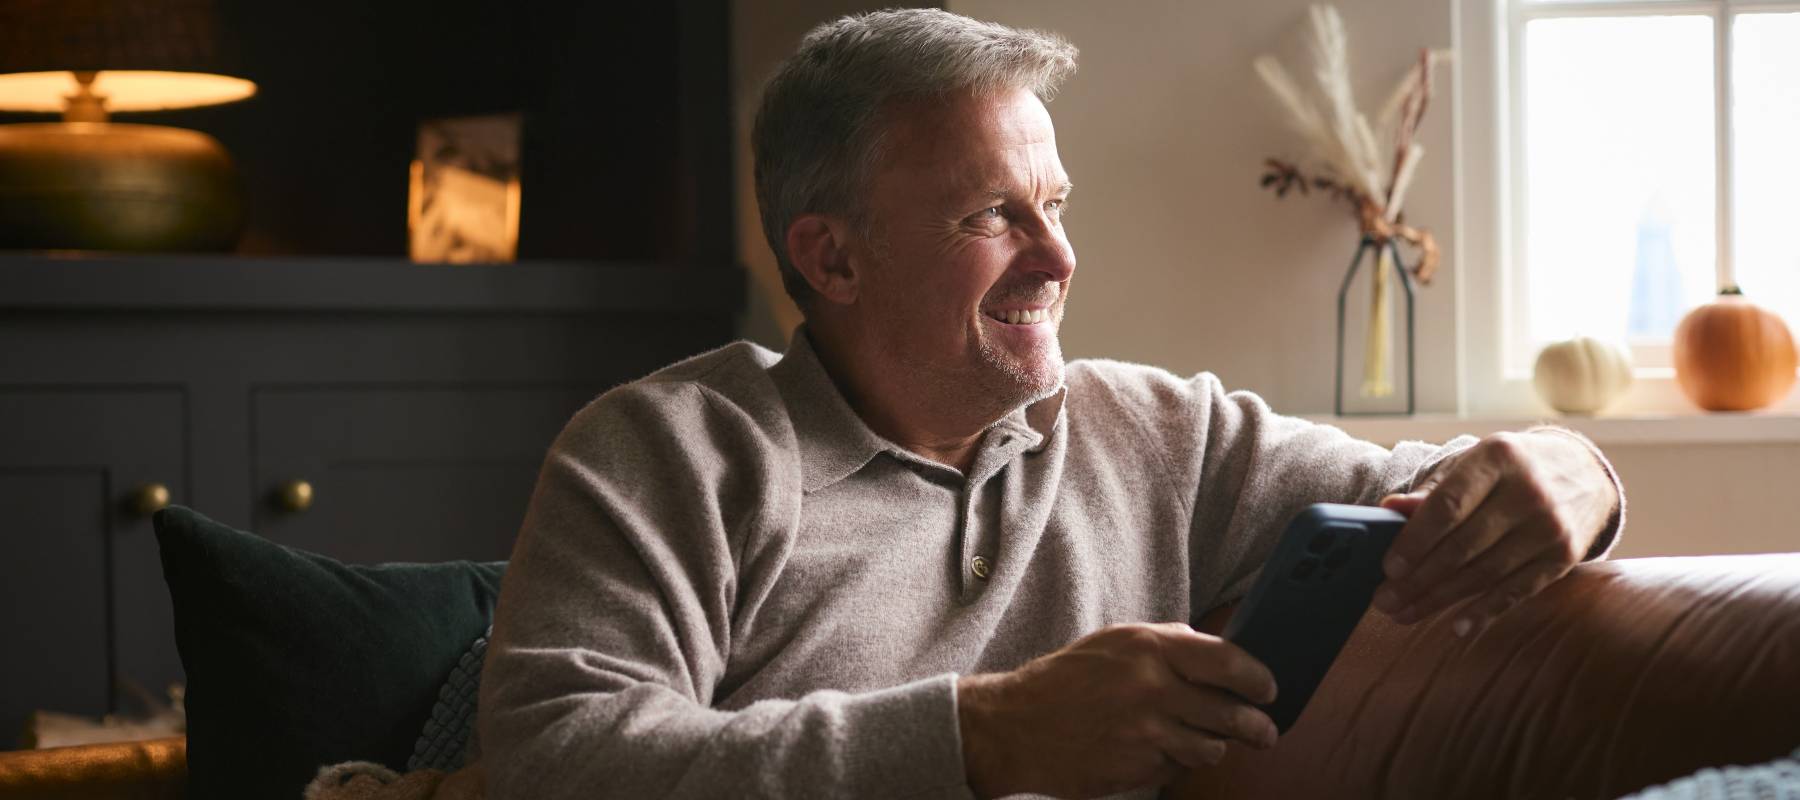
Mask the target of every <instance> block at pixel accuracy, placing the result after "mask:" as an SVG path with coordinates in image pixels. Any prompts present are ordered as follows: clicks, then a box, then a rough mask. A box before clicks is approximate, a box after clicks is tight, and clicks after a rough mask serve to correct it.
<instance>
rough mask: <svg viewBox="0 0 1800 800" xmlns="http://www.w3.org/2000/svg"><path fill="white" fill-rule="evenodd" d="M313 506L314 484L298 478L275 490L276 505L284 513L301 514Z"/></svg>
mask: <svg viewBox="0 0 1800 800" xmlns="http://www.w3.org/2000/svg"><path fill="white" fill-rule="evenodd" d="M312 504H313V487H312V484H310V483H307V482H306V481H304V480H300V479H298V478H296V479H294V480H291V481H288V482H286V483H283V484H281V486H279V487H277V488H276V489H275V505H277V506H279V507H280V508H281V510H282V511H291V512H293V513H296V514H298V513H300V512H302V511H305V510H307V509H309V508H312Z"/></svg>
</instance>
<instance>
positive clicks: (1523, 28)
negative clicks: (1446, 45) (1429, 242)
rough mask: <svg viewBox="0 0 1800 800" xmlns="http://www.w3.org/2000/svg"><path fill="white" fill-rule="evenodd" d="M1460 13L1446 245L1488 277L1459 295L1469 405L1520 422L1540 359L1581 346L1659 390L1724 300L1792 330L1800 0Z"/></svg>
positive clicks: (1526, 3) (1796, 292) (1797, 248)
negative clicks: (1625, 359) (1674, 351)
mask: <svg viewBox="0 0 1800 800" xmlns="http://www.w3.org/2000/svg"><path fill="white" fill-rule="evenodd" d="M1458 10H1459V14H1461V17H1462V18H1461V21H1460V22H1459V23H1458V32H1459V34H1458V35H1459V43H1458V48H1459V51H1461V53H1460V55H1461V57H1462V58H1463V74H1462V75H1461V77H1460V79H1459V87H1460V88H1461V89H1462V91H1463V93H1464V94H1465V97H1463V98H1462V104H1463V105H1464V106H1465V108H1464V110H1463V111H1461V112H1459V120H1458V124H1459V136H1458V138H1459V150H1460V151H1461V153H1462V156H1461V161H1462V163H1461V164H1460V165H1459V179H1458V182H1459V187H1460V188H1459V198H1460V200H1461V201H1462V203H1461V205H1462V206H1463V208H1462V209H1461V217H1462V220H1463V223H1464V224H1463V225H1462V226H1461V229H1460V230H1459V234H1461V235H1463V237H1464V238H1465V239H1466V240H1467V241H1466V242H1465V243H1464V244H1465V248H1464V254H1465V259H1464V260H1465V261H1467V262H1469V263H1470V269H1471V270H1472V271H1475V272H1478V273H1479V272H1481V271H1482V270H1487V271H1489V272H1492V273H1493V274H1492V275H1482V274H1477V275H1475V276H1474V277H1475V280H1474V281H1472V283H1471V284H1470V286H1469V287H1468V288H1467V290H1466V293H1465V298H1466V299H1465V303H1464V305H1465V309H1466V310H1467V311H1468V312H1470V313H1469V321H1468V322H1466V323H1465V325H1466V328H1465V330H1464V332H1463V337H1464V340H1465V342H1469V343H1474V344H1473V346H1468V347H1465V349H1464V357H1465V365H1466V367H1465V368H1466V369H1467V370H1468V372H1467V373H1466V374H1465V377H1466V381H1465V385H1466V386H1467V387H1468V392H1469V393H1470V395H1473V396H1469V397H1466V398H1465V403H1464V406H1465V409H1467V410H1474V411H1482V410H1513V411H1516V410H1519V409H1522V408H1524V407H1526V406H1528V405H1529V399H1528V398H1529V393H1528V390H1527V389H1523V388H1522V387H1520V386H1519V385H1518V384H1519V383H1520V382H1521V381H1528V379H1529V376H1530V372H1531V366H1532V362H1533V359H1534V358H1535V356H1536V354H1537V351H1538V350H1539V349H1540V348H1541V347H1542V346H1543V345H1544V344H1545V343H1548V342H1550V341H1554V340H1557V339H1562V338H1567V337H1570V336H1574V335H1578V334H1586V335H1591V336H1597V337H1600V338H1604V339H1611V340H1614V341H1618V342H1622V343H1628V344H1629V345H1630V347H1631V349H1632V351H1633V357H1634V361H1635V363H1636V364H1637V366H1638V367H1639V368H1640V383H1645V382H1646V381H1645V380H1644V379H1648V380H1649V382H1651V383H1654V382H1656V381H1657V380H1659V379H1660V380H1661V382H1662V383H1663V384H1668V383H1669V381H1668V378H1669V377H1670V375H1671V370H1670V369H1669V367H1670V364H1671V361H1670V355H1669V342H1670V339H1671V336H1672V334H1673V332H1674V329H1675V326H1676V323H1677V322H1678V321H1679V320H1680V319H1681V317H1682V315H1683V314H1685V313H1686V312H1687V311H1688V310H1689V309H1690V308H1692V307H1694V306H1696V305H1699V304H1701V303H1705V302H1707V301H1709V300H1710V299H1711V298H1712V297H1713V296H1714V295H1715V294H1716V293H1717V291H1718V289H1719V287H1720V286H1722V285H1725V284H1732V283H1735V284H1738V285H1741V286H1742V287H1743V288H1744V291H1745V293H1746V294H1747V295H1749V296H1750V298H1751V299H1752V300H1754V301H1756V302H1757V303H1760V304H1762V305H1764V306H1766V307H1769V308H1772V309H1774V310H1776V311H1778V312H1779V313H1781V314H1782V315H1783V316H1784V317H1785V318H1786V319H1787V320H1788V324H1789V327H1790V328H1791V329H1794V330H1796V331H1800V0H1464V1H1463V2H1461V3H1459V5H1458ZM1488 125H1491V126H1492V127H1491V130H1492V131H1493V132H1492V133H1488V132H1486V131H1487V130H1490V129H1484V126H1488ZM1490 179H1491V180H1490ZM1484 228H1485V229H1484ZM1490 292H1491V293H1490ZM1490 298H1491V299H1490ZM1484 304H1491V305H1494V306H1496V307H1495V308H1493V309H1491V310H1490V309H1485V308H1479V306H1482V305H1484ZM1484 339H1487V340H1490V341H1483V340H1484ZM1634 394H1636V395H1638V396H1639V397H1638V402H1635V403H1632V404H1630V405H1633V406H1635V407H1636V408H1635V410H1640V411H1642V410H1668V409H1673V408H1675V407H1678V406H1679V405H1680V400H1679V398H1678V396H1677V395H1676V394H1675V393H1674V391H1673V389H1672V387H1670V386H1666V385H1665V386H1662V387H1660V388H1658V387H1652V389H1651V390H1650V391H1649V392H1648V393H1646V392H1645V391H1637V392H1634ZM1651 395H1654V397H1651Z"/></svg>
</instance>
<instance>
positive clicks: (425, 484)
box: [254, 386, 597, 563]
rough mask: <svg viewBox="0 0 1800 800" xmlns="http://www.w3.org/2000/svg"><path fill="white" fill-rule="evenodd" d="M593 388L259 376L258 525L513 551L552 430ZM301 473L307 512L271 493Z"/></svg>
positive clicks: (378, 550) (341, 555)
mask: <svg viewBox="0 0 1800 800" xmlns="http://www.w3.org/2000/svg"><path fill="white" fill-rule="evenodd" d="M596 391H597V390H596V389H595V388H593V387H560V386H553V387H505V388H490V387H471V386H445V387H369V388H361V387H354V388H319V389H309V388H286V387H284V388H264V389H260V390H258V391H257V392H256V393H255V405H254V408H255V412H256V420H255V430H256V454H255V463H256V487H257V491H258V493H259V496H260V497H261V499H262V501H261V502H259V504H258V507H257V521H256V526H257V531H258V532H259V533H263V534H265V535H267V536H269V537H271V538H273V539H275V540H276V541H279V542H282V543H283V544H289V545H293V546H295V547H300V548H302V549H306V550H312V551H314V552H319V553H323V554H325V555H328V556H331V557H333V558H338V559H342V560H346V561H353V562H362V563H368V562H380V561H443V560H449V559H463V558H466V559H474V560H492V559H503V558H506V557H508V556H509V555H510V554H511V552H512V541H513V537H514V536H515V535H516V534H517V532H518V527H519V522H520V520H521V519H522V518H523V516H524V513H525V506H526V504H527V502H528V501H529V500H530V496H531V488H532V486H533V485H534V484H535V482H536V480H537V472H538V468H539V466H540V465H541V464H542V462H543V458H544V453H545V452H546V451H547V450H548V448H549V446H550V442H551V440H553V439H554V438H555V437H556V434H557V432H558V431H560V430H561V429H562V426H563V425H564V424H565V423H566V422H567V421H568V419H569V417H570V416H571V415H573V414H574V413H575V411H576V410H578V409H580V408H581V406H582V405H583V404H584V403H586V402H587V401H588V400H590V399H592V398H593V396H594V395H595V394H596ZM292 480H304V481H306V482H307V483H308V484H309V485H310V486H311V487H312V489H313V503H312V506H311V507H310V508H308V509H307V510H305V511H303V512H298V513H295V512H290V511H284V510H282V509H281V508H280V507H279V504H278V503H276V502H275V496H276V495H277V493H278V492H279V490H280V487H281V486H282V485H283V484H284V483H285V482H288V481H292Z"/></svg>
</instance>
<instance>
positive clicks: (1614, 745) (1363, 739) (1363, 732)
mask: <svg viewBox="0 0 1800 800" xmlns="http://www.w3.org/2000/svg"><path fill="white" fill-rule="evenodd" d="M1455 611H1456V609H1451V610H1450V612H1448V613H1445V614H1441V615H1439V616H1438V617H1436V618H1433V619H1429V620H1425V621H1423V622H1420V623H1418V624H1416V625H1414V626H1412V627H1402V626H1398V625H1395V624H1393V623H1392V622H1391V621H1389V620H1388V619H1387V618H1386V617H1385V616H1382V615H1380V614H1375V613H1371V614H1369V615H1368V616H1366V617H1364V619H1363V621H1362V623H1361V625H1360V626H1359V627H1358V628H1357V631H1356V633H1355V634H1354V635H1353V636H1352V637H1351V640H1350V643H1349V644H1348V645H1347V646H1346V647H1345V650H1344V653H1343V654H1342V655H1341V656H1340V657H1339V659H1338V662H1337V663H1336V664H1335V665H1333V667H1332V671H1331V673H1330V674H1329V675H1327V676H1326V679H1325V682H1324V683H1323V684H1321V685H1320V687H1319V691H1318V693H1317V694H1316V695H1315V696H1314V697H1313V700H1312V702H1311V703H1310V704H1309V705H1308V707H1307V710H1306V713H1305V714H1304V715H1303V716H1302V717H1301V718H1300V720H1299V722H1298V723H1296V725H1295V726H1294V728H1293V729H1292V730H1290V731H1289V732H1288V733H1287V734H1286V735H1285V736H1283V737H1282V739H1281V741H1280V743H1279V744H1277V745H1276V747H1275V748H1273V749H1271V750H1268V751H1260V752H1259V751H1252V750H1248V749H1240V748H1234V749H1233V750H1232V751H1231V752H1230V753H1229V754H1228V755H1227V757H1226V760H1225V761H1224V762H1223V763H1222V764H1220V766H1219V767H1218V768H1216V769H1211V770H1197V771H1195V772H1194V773H1192V774H1190V775H1189V776H1188V777H1187V778H1185V779H1184V780H1182V781H1180V782H1178V783H1177V784H1175V785H1174V786H1173V787H1171V790H1170V792H1169V795H1170V796H1172V797H1178V798H1203V797H1204V798H1221V797H1458V798H1484V797H1494V798H1501V797H1558V798H1561V797H1576V798H1614V797H1618V796H1620V795H1623V794H1626V793H1629V792H1632V791H1635V790H1637V789H1640V788H1643V787H1645V786H1649V785H1653V784H1657V783H1662V782H1664V781H1667V780H1670V779H1672V778H1675V777H1678V776H1681V775H1686V774H1688V773H1691V772H1693V771H1695V770H1697V769H1699V768H1701V767H1705V766H1718V765H1724V764H1746V763H1755V762H1759V761H1766V760H1770V759H1773V758H1776V757H1779V756H1782V755H1785V754H1788V753H1790V752H1792V751H1793V750H1794V748H1795V747H1796V746H1800V713H1796V709H1800V680H1797V679H1796V678H1795V676H1796V675H1800V554H1780V555H1761V556H1708V557H1701V558H1659V559H1635V560H1627V561H1612V562H1601V563H1595V564H1584V565H1582V566H1580V567H1578V568H1577V569H1576V570H1575V571H1574V572H1573V573H1571V574H1570V575H1569V576H1568V577H1567V578H1565V579H1563V580H1561V581H1558V582H1557V583H1556V584H1554V585H1552V586H1551V587H1550V588H1549V589H1547V590H1546V591H1545V592H1543V593H1542V594H1540V595H1538V596H1537V597H1534V598H1532V599H1530V600H1528V601H1527V602H1525V603H1524V604H1522V605H1520V606H1519V607H1518V608H1515V609H1514V610H1513V611H1511V612H1510V613H1508V614H1506V615H1505V616H1503V617H1502V618H1501V619H1499V620H1498V621H1496V622H1495V624H1494V625H1493V626H1492V627H1490V628H1489V629H1488V630H1487V631H1485V632H1483V633H1482V634H1480V635H1479V636H1477V637H1475V638H1473V639H1462V638H1459V637H1457V636H1455V635H1454V634H1453V633H1452V632H1451V631H1450V625H1451V623H1452V622H1453V621H1454V619H1455V617H1454V612H1455Z"/></svg>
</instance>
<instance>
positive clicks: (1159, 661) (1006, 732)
mask: <svg viewBox="0 0 1800 800" xmlns="http://www.w3.org/2000/svg"><path fill="white" fill-rule="evenodd" d="M1274 699H1275V677H1274V676H1273V675H1271V674H1270V673H1269V670H1268V668H1267V667H1264V666H1263V665H1262V663H1261V662H1259V661H1257V660H1256V659H1255V658H1254V657H1252V656H1251V655H1250V654H1249V653H1246V652H1244V651H1243V650H1242V649H1241V648H1239V647H1238V646H1237V645H1234V644H1232V643H1230V642H1227V641H1225V640H1223V639H1220V638H1218V637H1217V636H1211V635H1208V634H1204V633H1199V632H1196V631H1195V630H1194V629H1193V628H1191V627H1188V626H1187V625H1185V624H1182V623H1179V622H1167V623H1161V624H1154V625H1152V624H1134V625H1114V626H1112V627H1109V628H1103V629H1101V630H1098V631H1095V632H1094V633H1091V634H1088V635H1087V636H1085V637H1083V638H1081V639H1080V640H1078V641H1076V642H1075V643H1074V644H1071V645H1069V646H1068V647H1065V648H1063V649H1061V650H1058V651H1056V652H1054V653H1050V654H1048V655H1045V656H1043V657H1040V658H1037V659H1034V660H1032V661H1031V662H1029V663H1027V664H1025V665H1024V666H1021V667H1019V668H1018V669H1016V670H1013V671H1012V672H1004V673H996V674H989V675H967V676H963V677H961V678H958V679H957V682H956V700H957V717H958V722H959V724H960V726H961V730H962V742H963V763H964V766H965V769H966V772H967V774H968V778H969V788H971V789H972V790H974V792H975V794H976V795H977V796H979V797H999V796H1002V795H1008V794H1014V793H1018V792H1037V793H1042V794H1049V795H1054V796H1057V797H1094V796H1098V795H1105V794H1112V793H1116V792H1123V791H1128V790H1131V789H1137V788H1141V787H1144V786H1154V785H1160V784H1164V783H1168V782H1169V781H1171V780H1174V779H1175V778H1176V777H1178V776H1180V775H1181V774H1183V773H1185V772H1187V771H1188V770H1190V769H1193V768H1196V767H1204V766H1211V765H1214V764H1217V763H1219V760H1220V759H1222V758H1224V756H1225V745H1226V743H1227V742H1232V741H1237V742H1243V743H1245V744H1248V745H1250V746H1252V747H1256V748H1259V749H1260V748H1267V747H1272V746H1274V744H1275V736H1276V731H1275V723H1274V722H1271V721H1270V720H1269V717H1268V715H1266V714H1264V713H1263V712H1262V711H1261V710H1260V709H1258V708H1256V707H1255V705H1253V704H1252V703H1253V702H1254V703H1262V704H1267V703H1269V702H1272V701H1273V700H1274Z"/></svg>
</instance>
